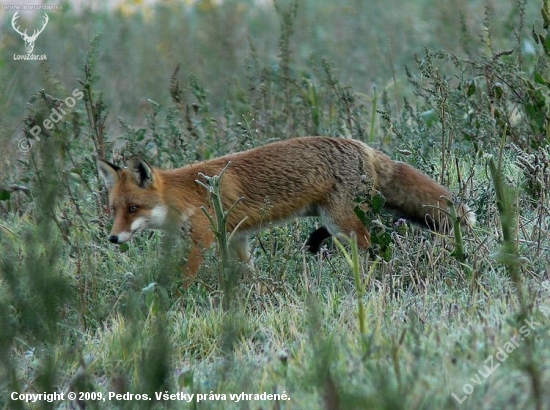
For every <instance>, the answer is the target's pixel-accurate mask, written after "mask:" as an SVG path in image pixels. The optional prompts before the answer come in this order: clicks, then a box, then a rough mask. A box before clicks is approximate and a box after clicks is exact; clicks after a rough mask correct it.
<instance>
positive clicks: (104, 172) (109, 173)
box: [97, 159, 122, 191]
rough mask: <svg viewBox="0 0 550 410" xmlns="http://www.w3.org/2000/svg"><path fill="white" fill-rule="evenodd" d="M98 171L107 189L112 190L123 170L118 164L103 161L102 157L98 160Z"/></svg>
mask: <svg viewBox="0 0 550 410" xmlns="http://www.w3.org/2000/svg"><path fill="white" fill-rule="evenodd" d="M97 171H98V173H99V176H100V177H101V179H103V183H104V184H105V186H106V187H107V190H109V191H110V190H111V189H112V188H113V187H114V186H115V184H116V183H117V181H118V172H119V171H122V168H120V167H117V166H116V165H113V164H111V163H110V162H107V161H103V160H102V159H98V160H97Z"/></svg>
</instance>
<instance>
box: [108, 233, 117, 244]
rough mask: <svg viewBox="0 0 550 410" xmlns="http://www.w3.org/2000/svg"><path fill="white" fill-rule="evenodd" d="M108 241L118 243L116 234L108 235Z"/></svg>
mask: <svg viewBox="0 0 550 410" xmlns="http://www.w3.org/2000/svg"><path fill="white" fill-rule="evenodd" d="M109 242H112V243H118V236H116V235H111V236H109Z"/></svg>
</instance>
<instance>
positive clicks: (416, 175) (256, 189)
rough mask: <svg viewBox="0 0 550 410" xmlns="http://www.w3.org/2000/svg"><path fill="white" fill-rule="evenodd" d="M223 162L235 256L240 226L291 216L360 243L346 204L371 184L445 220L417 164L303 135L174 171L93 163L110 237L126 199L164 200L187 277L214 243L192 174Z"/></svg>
mask: <svg viewBox="0 0 550 410" xmlns="http://www.w3.org/2000/svg"><path fill="white" fill-rule="evenodd" d="M229 161H231V165H230V166H229V168H228V169H227V171H226V173H225V174H224V176H223V179H222V184H221V193H222V198H223V205H224V207H225V209H229V208H230V207H231V206H232V205H233V204H234V203H235V202H236V201H237V200H238V199H239V198H241V197H242V198H243V199H242V200H241V202H240V203H239V204H238V205H237V206H236V207H235V208H234V210H233V212H231V214H230V215H229V220H228V224H227V225H228V226H227V229H228V231H229V232H231V231H233V230H234V229H235V228H236V227H237V225H239V224H240V225H239V228H238V232H239V235H236V239H235V240H234V241H233V244H232V245H233V247H234V248H235V250H236V252H237V255H238V256H239V258H240V259H241V260H247V259H249V255H248V251H247V245H246V244H247V242H246V237H247V234H248V233H250V232H252V231H254V230H257V229H259V228H261V226H263V225H267V224H268V223H270V222H279V221H284V220H287V219H290V218H293V217H297V216H319V217H320V218H321V220H322V221H323V223H324V224H325V226H326V228H327V230H328V232H329V233H330V234H333V235H334V234H337V233H344V234H346V235H350V234H351V233H354V234H355V235H356V237H357V241H358V245H359V246H360V247H361V248H366V247H368V246H369V244H370V235H369V233H368V231H367V230H366V228H365V227H364V226H363V224H362V223H361V221H360V220H359V219H358V217H357V216H356V215H355V213H354V210H353V209H354V207H355V206H356V203H355V199H356V198H357V197H358V196H362V195H363V196H364V194H370V193H374V192H375V191H381V192H382V194H383V195H384V196H385V198H386V201H387V202H386V206H388V207H389V208H391V209H394V210H396V211H398V212H400V213H402V214H403V215H404V216H407V217H409V218H411V219H413V220H415V221H427V222H428V223H429V224H430V225H431V226H434V227H442V226H444V225H447V226H451V225H452V224H451V223H450V222H449V220H448V219H449V218H448V216H447V214H446V213H445V212H440V211H438V210H437V209H436V208H441V209H443V210H446V209H447V204H446V200H445V199H444V198H448V199H450V198H451V194H450V192H449V191H448V190H447V189H445V188H444V187H442V186H441V185H439V184H437V183H436V182H435V181H433V180H432V179H430V178H429V177H428V176H426V175H424V174H422V173H421V172H420V171H418V170H416V169H414V168H413V167H411V166H409V165H407V164H404V163H401V162H396V161H392V160H391V159H390V158H389V157H388V156H386V155H385V154H383V153H382V152H380V151H377V150H375V149H373V148H371V147H369V146H368V145H366V144H364V143H362V142H359V141H355V140H349V139H344V138H327V137H303V138H295V139H290V140H286V141H280V142H275V143H272V144H268V145H265V146H263V147H259V148H255V149H252V150H249V151H245V152H239V153H235V154H230V155H226V156H223V157H220V158H216V159H212V160H208V161H203V162H199V163H195V164H191V165H188V166H185V167H183V168H178V169H174V170H162V169H155V168H151V167H149V166H148V165H147V163H145V162H144V161H139V160H137V161H134V162H133V163H132V164H131V165H130V169H129V170H122V169H119V168H118V167H114V166H112V165H111V164H108V163H105V162H100V163H98V166H99V167H100V173H101V174H102V176H103V178H104V179H105V181H106V183H107V185H108V186H109V185H111V186H110V195H109V196H110V204H111V207H112V208H114V209H115V210H116V216H115V224H114V226H113V230H112V231H111V237H113V236H115V237H116V235H118V234H119V233H120V232H121V230H128V229H129V228H128V227H129V226H130V225H131V224H132V220H135V218H137V216H136V217H134V218H133V217H132V216H131V215H129V214H128V212H127V211H126V210H127V208H128V207H129V206H130V205H132V204H133V205H135V206H137V209H138V210H137V211H135V212H134V213H135V214H140V213H143V214H142V215H145V214H146V212H148V211H149V212H150V210H151V209H152V207H154V206H159V205H164V206H166V207H167V215H166V221H165V222H166V223H165V225H166V226H165V229H169V227H173V226H182V227H184V228H187V231H188V232H189V236H190V238H191V240H192V247H191V251H190V254H189V257H188V262H187V267H186V274H187V275H188V276H190V277H193V276H194V275H195V274H196V272H197V270H198V268H199V266H200V264H201V263H202V261H203V252H204V249H205V248H208V247H210V246H211V245H212V244H213V242H214V235H213V233H212V231H211V228H210V225H209V222H208V219H207V218H206V216H205V215H204V213H203V212H202V211H201V210H200V207H201V206H205V207H207V208H208V206H209V201H208V194H207V192H206V190H205V189H204V188H203V187H201V186H200V185H199V184H197V183H196V182H195V181H196V180H197V179H199V180H200V179H201V177H200V176H199V173H202V174H204V175H208V176H213V175H218V174H220V172H221V171H222V169H223V168H224V167H225V166H226V164H227V163H228V162H229ZM425 205H428V207H426V206H425ZM430 206H431V207H430ZM132 215H133V214H132ZM459 215H460V216H461V217H463V220H464V221H465V222H466V223H470V224H473V223H474V222H475V218H474V215H473V214H472V213H470V211H469V209H468V208H467V207H466V205H461V206H460V208H459ZM155 227H158V226H155ZM146 228H147V227H146ZM146 228H144V229H146ZM318 236H320V237H321V238H323V237H325V236H326V235H318Z"/></svg>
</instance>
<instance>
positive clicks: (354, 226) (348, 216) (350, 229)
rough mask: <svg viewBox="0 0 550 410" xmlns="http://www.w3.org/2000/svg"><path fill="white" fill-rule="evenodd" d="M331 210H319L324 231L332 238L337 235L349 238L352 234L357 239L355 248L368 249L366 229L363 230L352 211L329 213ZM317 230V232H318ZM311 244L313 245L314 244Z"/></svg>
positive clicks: (368, 240) (319, 235)
mask: <svg viewBox="0 0 550 410" xmlns="http://www.w3.org/2000/svg"><path fill="white" fill-rule="evenodd" d="M331 209H332V208H328V209H327V208H325V209H321V219H322V220H323V222H324V224H325V226H326V228H325V229H326V231H327V233H329V234H330V235H334V236H336V235H338V234H339V233H341V234H344V235H347V236H350V235H351V234H352V233H354V234H355V235H356V238H357V246H359V248H361V249H366V248H368V247H369V246H370V234H369V231H368V230H367V228H365V226H364V225H363V223H362V222H361V220H360V219H359V218H358V217H357V216H356V215H355V212H354V211H353V209H350V211H349V212H347V213H346V212H344V213H342V212H331ZM336 209H338V208H336ZM319 229H321V228H319ZM319 229H318V230H317V231H319ZM317 231H315V232H313V234H315V233H316V232H317ZM313 234H312V236H313ZM322 234H323V232H319V233H317V234H316V237H322ZM310 239H311V236H310ZM314 239H315V237H314ZM325 239H326V238H325ZM308 241H309V240H308ZM313 243H314V244H315V242H313Z"/></svg>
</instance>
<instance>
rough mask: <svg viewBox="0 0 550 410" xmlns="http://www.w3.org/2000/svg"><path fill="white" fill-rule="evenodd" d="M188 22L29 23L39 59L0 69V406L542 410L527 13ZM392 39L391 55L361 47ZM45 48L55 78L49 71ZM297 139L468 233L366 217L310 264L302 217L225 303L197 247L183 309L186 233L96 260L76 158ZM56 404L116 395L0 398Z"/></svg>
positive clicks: (255, 15)
mask: <svg viewBox="0 0 550 410" xmlns="http://www.w3.org/2000/svg"><path fill="white" fill-rule="evenodd" d="M199 3H200V4H197V5H196V6H195V7H192V8H184V6H179V5H177V4H172V3H169V4H168V5H164V6H158V7H157V8H155V9H145V10H146V11H145V12H143V13H139V12H137V13H130V14H128V15H127V14H124V13H126V12H127V11H128V10H130V9H125V8H121V9H120V10H117V11H115V12H113V13H109V12H107V11H101V10H100V11H97V10H96V11H87V12H86V13H89V15H92V14H93V15H94V17H95V18H87V19H84V20H85V21H83V22H82V24H81V25H79V24H76V22H77V21H81V19H80V17H78V14H77V13H76V12H75V11H68V12H67V13H66V14H64V15H63V19H61V18H59V16H54V15H52V16H50V23H49V24H50V26H48V27H47V29H46V30H45V32H44V33H43V34H45V33H46V31H48V30H49V32H50V33H51V34H50V36H51V37H50V38H49V39H48V40H46V38H44V43H39V42H38V41H37V45H36V47H37V48H38V47H40V46H44V47H45V50H46V53H47V54H48V59H49V61H48V63H47V64H41V65H29V64H20V65H19V66H18V67H17V70H15V71H14V70H11V68H12V64H13V62H11V61H8V60H9V58H8V57H6V56H5V55H3V56H2V58H3V59H4V60H2V61H1V62H0V78H1V79H2V81H3V82H4V83H5V84H8V87H7V88H6V92H5V94H4V98H3V99H2V101H0V105H1V107H0V108H2V109H3V112H4V113H5V117H3V119H2V120H1V121H2V122H1V123H0V133H1V134H0V135H1V138H0V141H1V142H0V144H1V145H0V146H1V147H2V149H4V151H3V152H6V153H7V155H4V157H3V159H2V162H1V163H0V172H1V173H2V175H3V177H2V182H1V183H0V213H1V215H2V219H1V220H0V247H1V252H0V329H2V331H0V360H1V361H2V366H1V367H0V386H1V389H0V408H6V409H8V408H10V409H11V408H57V407H60V408H84V405H85V406H86V408H158V409H161V408H193V409H195V408H201V409H208V408H220V407H223V408H287V409H301V408H303V409H311V408H327V409H335V408H342V409H348V408H365V409H384V408H392V409H393V408H414V409H424V408H426V409H432V408H461V407H462V408H479V409H485V408H486V409H497V408H510V406H512V407H515V408H533V409H544V408H547V403H548V402H550V400H549V399H550V397H549V395H548V392H547V391H545V388H544V386H546V385H547V384H548V382H549V380H550V373H549V357H548V351H550V349H549V348H550V345H549V340H550V338H549V337H548V333H549V326H548V317H549V316H550V305H549V303H548V300H550V278H549V276H548V272H549V269H550V248H549V246H548V243H549V223H550V214H549V210H548V194H547V192H548V188H549V187H550V185H549V179H548V175H549V174H550V173H549V172H548V171H549V169H550V154H549V153H548V152H549V151H548V149H549V148H548V146H549V145H548V144H549V141H550V135H549V132H548V130H549V129H550V128H549V127H548V123H549V119H548V113H547V109H546V108H545V107H547V103H548V101H549V99H550V95H549V93H548V84H550V82H549V78H548V74H547V73H548V57H549V53H548V49H545V48H544V45H546V44H548V38H550V36H549V35H548V25H547V24H546V23H547V22H548V21H550V20H549V18H548V16H550V13H549V12H548V10H549V5H548V2H547V1H545V2H543V5H544V7H545V8H543V12H542V13H541V12H540V11H539V6H540V4H534V3H536V2H527V3H525V2H522V1H520V2H518V3H512V2H510V3H509V4H508V3H507V4H506V5H504V4H503V3H504V2H499V3H498V5H495V6H494V7H495V9H490V10H488V11H487V13H484V9H483V7H484V5H483V4H481V3H478V2H470V3H468V5H464V4H463V2H458V1H457V2H450V3H449V4H447V3H446V4H444V5H443V4H441V5H437V6H435V7H434V6H433V5H432V6H431V7H430V8H429V13H428V11H427V10H428V8H427V4H428V2H417V3H415V5H414V6H411V9H410V10H408V11H407V13H406V16H403V10H401V9H402V7H382V6H381V5H378V4H376V2H373V4H371V5H369V6H370V9H371V11H372V12H368V13H367V11H366V8H368V7H367V6H366V5H365V3H364V2H357V1H351V0H349V1H345V2H342V4H341V7H340V8H339V9H338V10H337V11H338V12H336V11H335V9H334V7H335V6H334V4H332V3H331V2H323V1H318V2H313V1H304V2H299V3H294V2H278V3H277V4H278V7H277V10H275V9H274V8H271V7H260V6H257V5H256V6H255V5H253V4H252V2H232V1H228V2H226V4H224V5H221V6H215V5H214V3H213V2H209V1H202V2H199ZM296 4H297V9H296ZM399 4H400V3H398V2H395V5H396V6H398V5H399ZM545 10H546V13H545V12H544V11H545ZM457 11H460V12H462V18H460V17H457V15H459V14H460V13H458V12H457ZM375 12H379V14H378V15H379V16H381V17H379V18H378V19H374V17H373V16H374V15H376V13H375ZM426 13H427V14H426ZM496 13H500V14H499V16H509V17H506V18H500V17H499V18H496V17H495V14H496ZM8 14H9V13H8ZM426 16H427V17H426ZM378 20H379V21H378ZM182 21H183V22H184V23H185V24H182V23H181V22H182ZM426 21H429V22H430V24H428V23H426ZM240 22H246V23H247V24H246V25H245V27H247V30H248V33H246V32H244V31H241V29H240V27H241V28H242V27H243V25H242V24H239V23H240ZM312 22H315V23H316V24H313V23H312ZM54 23H55V24H54ZM122 23H124V24H122ZM317 23H318V24H317ZM369 23H371V24H369ZM398 24H400V25H402V26H403V30H402V31H401V33H403V35H402V38H401V40H402V41H400V42H396V41H395V39H392V38H391V37H390V38H389V43H390V44H389V45H388V42H386V41H385V40H384V41H382V40H380V38H379V37H377V36H381V35H382V34H381V33H384V32H387V33H392V32H395V31H394V30H390V29H389V27H393V26H395V25H398ZM545 24H546V27H545ZM107 27H108V28H110V29H109V30H107V29H106V28H107ZM344 27H346V28H344ZM446 27H455V28H457V31H456V30H454V31H453V30H451V29H446ZM480 27H485V29H482V28H480ZM533 27H534V31H533V32H534V35H535V37H533V36H532V35H531V29H532V28H533ZM222 28H223V30H222ZM99 31H103V35H102V36H99V37H96V38H94V37H93V35H94V34H95V33H97V32H99ZM371 31H373V32H376V33H374V34H373V33H370V32H371ZM478 31H479V33H478ZM145 32H147V35H145V34H144V33H145ZM67 33H70V34H71V36H67V35H66V34H67ZM224 33H225V34H224ZM369 33H370V34H369ZM453 33H460V35H459V36H457V35H456V34H453ZM247 34H248V36H247ZM405 34H406V35H405ZM477 34H481V35H480V36H479V37H480V38H479V39H478V36H477ZM369 35H370V36H371V37H368V36H369ZM41 36H42V35H41ZM362 36H365V38H369V39H371V40H370V41H367V42H366V43H369V44H366V45H365V51H363V50H362V47H358V46H357V40H355V39H357V38H362ZM138 38H140V39H142V40H141V41H140V42H137V40H136V39H138ZM41 39H42V37H40V40H41ZM329 39H334V41H329ZM3 41H5V42H7V45H6V49H8V50H10V53H11V52H12V51H13V52H16V50H18V49H19V48H21V47H22V42H21V41H20V40H19V38H14V39H12V38H11V37H10V38H8V36H5V37H4V39H3ZM12 41H13V43H12ZM55 41H59V42H60V43H59V44H61V45H63V47H65V50H69V51H70V50H73V52H74V55H76V57H74V58H70V59H69V60H68V61H66V62H65V63H64V64H65V65H63V66H58V64H59V63H58V62H59V61H65V60H62V59H61V56H62V54H63V55H65V54H64V53H62V51H63V50H64V49H63V48H62V47H61V45H56V46H54V45H52V43H53V42H55ZM129 41H134V44H136V46H135V47H132V48H129V47H125V45H127V44H128V42H129ZM392 41H393V42H392ZM526 42H527V43H528V44H530V45H531V47H533V49H534V50H535V52H531V51H529V52H527V51H525V44H526ZM370 43H372V44H374V45H372V44H370ZM420 45H421V46H420ZM423 46H425V47H423ZM441 47H444V48H445V49H446V51H442V50H441ZM367 50H368V53H367ZM407 50H410V51H407ZM413 50H414V53H413V52H412V51H413ZM510 50H511V52H509V51H510ZM503 51H504V52H503ZM363 53H367V54H363ZM414 54H416V55H417V58H416V60H417V61H415V58H414ZM7 55H8V56H9V55H11V54H9V53H8V54H7ZM67 55H69V54H67ZM151 55H157V56H158V60H153V59H151V58H150V56H151ZM368 56H374V58H372V59H371V58H367V57H368ZM6 59H7V60H6ZM220 61H223V62H224V64H220V63H219V62H220ZM178 64H179V66H178ZM403 65H406V66H407V69H403V70H402V69H401V67H402V66H403ZM176 67H179V68H176ZM14 72H15V73H16V74H13V73H14ZM190 73H191V74H190ZM367 73H370V74H367ZM24 75H26V77H25V76H24ZM366 82H367V83H368V84H372V83H378V84H386V86H384V87H377V88H376V89H373V88H371V87H370V85H369V86H365V83H366ZM75 87H78V88H79V89H81V90H82V91H83V93H84V97H83V99H82V101H79V102H78V104H77V106H76V107H75V108H74V109H73V110H71V111H70V112H68V113H67V115H64V116H63V119H62V120H61V121H59V122H58V123H56V124H55V127H54V128H53V129H52V130H46V129H45V128H44V127H42V128H43V133H42V134H41V136H40V140H39V141H38V140H36V139H34V138H33V137H32V136H30V135H29V134H25V130H28V129H31V128H32V126H34V125H36V124H42V123H43V120H44V119H45V118H48V116H49V115H50V113H51V110H52V109H53V108H55V107H56V106H57V105H56V104H58V102H56V98H57V99H59V100H64V99H65V98H66V97H67V96H69V95H71V93H72V90H74V88H75ZM41 89H44V91H40V90H41ZM27 103H28V104H27ZM25 104H26V105H25ZM14 129H16V130H17V131H16V132H14ZM310 134H320V135H329V136H345V137H353V138H356V139H361V140H364V141H368V142H369V143H370V144H372V145H374V146H377V147H381V148H382V149H383V150H384V151H387V152H388V153H391V154H392V156H393V157H394V158H395V159H399V160H403V161H406V162H408V163H410V164H411V165H414V166H415V167H417V168H419V169H421V170H423V171H424V172H426V173H428V174H429V175H431V176H433V177H434V178H435V179H437V180H438V181H441V182H442V183H444V184H445V185H447V186H449V187H450V188H451V190H452V191H453V192H454V193H456V194H457V196H458V197H460V198H461V199H462V200H464V201H466V202H468V203H469V205H470V206H471V207H472V208H474V209H475V210H476V214H477V218H478V225H477V226H476V227H475V228H474V229H466V230H463V231H462V232H461V235H457V236H446V235H439V234H435V233H432V232H428V231H425V230H422V229H420V228H418V227H416V226H414V225H409V224H408V223H407V224H405V225H403V224H398V225H396V224H394V222H395V221H394V220H393V218H392V216H391V215H387V214H385V213H383V212H382V213H380V214H378V213H375V214H373V215H368V218H367V219H366V220H365V221H366V223H367V224H369V225H370V226H369V228H370V230H371V232H372V233H373V238H377V239H376V240H373V242H374V245H373V249H372V250H371V251H370V252H365V253H361V252H359V253H357V252H355V248H354V247H353V243H352V244H351V245H350V246H348V244H347V242H346V241H344V242H343V243H345V245H344V247H343V248H341V247H340V246H339V245H337V244H333V243H328V244H327V247H326V248H325V249H324V250H323V257H319V256H310V255H307V254H305V253H304V252H303V251H302V249H301V246H302V244H303V243H304V242H305V241H306V239H307V237H308V234H309V233H310V232H311V231H312V229H313V228H314V227H315V224H316V221H307V220H301V221H294V222H289V223H288V224H286V225H283V226H266V229H265V230H263V231H262V232H260V233H258V234H257V235H256V236H255V237H254V238H253V239H252V241H251V247H252V250H253V256H254V259H255V265H256V271H255V272H253V273H248V274H245V275H244V277H243V278H242V279H241V278H240V275H238V276H239V280H238V281H236V282H234V283H231V286H230V287H228V286H227V284H226V283H224V282H225V278H226V277H227V272H224V270H225V269H227V266H226V263H224V260H225V259H226V257H225V253H224V252H223V249H224V248H223V247H222V248H221V250H222V252H221V253H218V252H216V251H215V250H211V251H210V252H209V254H208V257H207V260H206V262H205V263H204V265H203V266H202V268H201V271H200V272H199V275H198V280H197V282H196V283H194V284H193V285H192V286H191V287H190V288H189V289H185V288H184V287H183V278H182V275H181V268H182V266H183V264H184V262H185V256H186V249H187V241H186V238H172V237H169V236H165V235H162V234H159V233H156V232H155V233H144V234H142V235H140V237H138V238H135V239H134V240H133V241H132V243H130V244H128V245H124V246H121V247H114V246H112V245H111V244H109V243H108V241H107V239H106V238H107V235H108V232H109V227H110V223H111V222H110V219H109V216H108V215H107V214H106V207H105V192H104V191H103V189H102V187H101V184H100V181H99V179H98V175H97V172H96V170H95V164H94V162H95V161H94V158H93V157H94V156H95V155H100V156H107V157H108V158H109V159H110V160H112V161H115V162H117V163H119V164H122V163H124V162H125V160H127V159H128V158H129V157H130V156H132V155H134V154H140V155H143V156H144V157H146V158H147V159H148V160H149V161H150V162H151V163H152V164H154V165H157V166H162V167H173V166H180V165H184V164H186V163H190V162H193V161H196V160H199V159H205V158H212V157H215V156H217V155H221V154H223V153H226V152H234V151H237V150H241V149H246V148H249V147H252V146H258V145H262V144H264V143H266V142H269V141H271V140H275V139H284V138H286V137H288V136H299V135H310ZM24 136H26V137H27V138H29V140H30V141H31V143H32V148H31V149H30V151H29V152H26V153H23V152H21V151H19V150H18V149H17V140H18V139H19V138H21V137H24ZM269 205H270V204H269V202H266V209H267V208H268V207H269ZM226 211H228V210H218V213H217V214H216V215H212V218H213V219H212V221H213V222H215V221H218V222H219V221H223V215H224V214H223V212H226ZM220 212H221V213H220ZM216 218H217V219H216ZM218 222H216V223H218ZM216 229H217V233H218V239H219V240H220V241H221V242H222V243H223V242H224V239H225V238H226V235H227V232H225V231H224V229H221V228H220V227H219V226H217V227H216ZM457 238H458V239H457ZM229 288H230V289H231V298H230V302H231V303H229V302H228V299H229V298H228V297H227V295H228V293H227V292H225V293H224V292H223V291H224V290H227V289H229ZM513 341H515V342H516V343H514V342H513ZM503 352H504V353H503ZM505 356H506V357H505ZM501 359H502V360H501ZM497 365H498V367H496V366H497ZM489 373H490V374H489ZM69 391H74V392H95V393H101V394H102V397H106V398H108V397H109V396H108V394H109V393H112V394H114V395H116V394H120V395H122V396H120V398H119V399H117V398H116V396H115V397H112V398H111V399H109V400H108V401H105V402H103V401H102V400H97V398H98V397H97V396H95V397H93V396H90V395H88V396H84V397H83V399H84V400H83V401H81V402H72V403H70V402H69V401H67V400H65V401H63V402H57V403H47V402H45V401H44V400H42V401H40V402H37V403H24V402H21V401H14V400H11V398H10V395H11V392H20V393H42V392H48V393H53V392H65V393H67V392H69ZM178 392H179V393H180V395H181V396H180V397H179V400H175V399H172V400H170V398H169V397H168V398H164V399H163V398H162V397H161V399H160V400H157V394H160V395H161V396H162V395H163V394H164V393H167V394H176V393H178ZM130 393H131V394H134V395H135V394H147V395H148V396H149V397H151V398H152V400H147V401H140V402H137V401H135V400H133V401H129V400H125V399H124V394H130ZM241 393H245V394H250V395H252V396H245V395H241ZM263 393H265V394H278V395H279V396H278V399H279V400H263V401H262V397H261V396H260V397H257V398H256V400H255V399H254V396H253V395H254V394H257V395H261V394H263ZM233 394H236V395H240V396H239V398H237V397H233V396H231V395H233ZM189 395H193V398H192V400H191V399H190V400H189V401H188V400H187V399H189V397H190V396H189ZM199 395H200V396H199ZM134 399H135V397H134ZM71 406H72V407H71Z"/></svg>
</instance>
